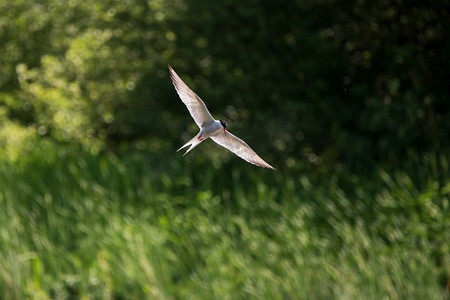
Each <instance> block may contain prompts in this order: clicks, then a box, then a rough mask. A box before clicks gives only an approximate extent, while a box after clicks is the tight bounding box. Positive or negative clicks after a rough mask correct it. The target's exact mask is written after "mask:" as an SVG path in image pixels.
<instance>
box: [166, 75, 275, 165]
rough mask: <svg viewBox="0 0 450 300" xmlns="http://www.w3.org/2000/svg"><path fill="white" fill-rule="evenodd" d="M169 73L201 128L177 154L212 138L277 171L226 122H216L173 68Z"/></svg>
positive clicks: (248, 158) (249, 160)
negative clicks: (233, 131)
mask: <svg viewBox="0 0 450 300" xmlns="http://www.w3.org/2000/svg"><path fill="white" fill-rule="evenodd" d="M169 73H170V79H172V83H173V85H174V87H175V90H176V91H177V93H178V96H180V99H181V101H183V103H184V104H185V105H186V107H187V109H188V110H189V113H190V114H191V116H192V118H193V119H194V121H195V123H196V124H197V125H198V127H200V132H199V133H198V134H197V135H196V136H194V137H193V138H192V139H191V140H189V141H188V142H187V143H186V144H184V145H183V146H182V147H181V148H180V149H178V150H177V152H178V151H180V150H181V149H183V148H185V147H188V146H190V147H189V149H188V150H187V151H186V153H184V154H183V156H184V155H186V154H188V152H189V151H191V150H192V149H194V148H195V147H197V146H198V145H199V144H200V143H201V142H203V141H204V140H206V139H208V138H211V139H212V140H213V141H214V142H216V143H217V144H219V145H220V146H223V147H225V148H227V149H228V150H230V151H231V152H233V153H234V154H236V155H237V156H239V157H240V158H242V159H244V160H245V161H247V162H249V163H251V164H254V165H257V166H259V167H263V168H269V169H273V170H275V168H274V167H272V166H271V165H269V164H268V163H266V162H265V161H264V160H263V159H262V158H261V157H259V156H258V154H256V153H255V151H253V150H252V149H251V148H250V147H249V146H248V145H247V144H246V143H245V142H244V141H243V140H241V139H240V138H238V137H237V136H235V135H233V134H231V133H230V132H229V131H227V122H226V121H224V120H215V119H214V118H213V117H212V115H211V113H210V112H209V111H208V108H207V107H206V105H205V103H204V102H203V101H202V99H200V97H199V96H197V94H196V93H194V92H193V91H192V90H191V89H190V88H189V87H188V86H187V84H186V83H184V81H183V80H181V78H180V76H178V75H177V73H175V71H174V70H173V69H172V67H171V66H169Z"/></svg>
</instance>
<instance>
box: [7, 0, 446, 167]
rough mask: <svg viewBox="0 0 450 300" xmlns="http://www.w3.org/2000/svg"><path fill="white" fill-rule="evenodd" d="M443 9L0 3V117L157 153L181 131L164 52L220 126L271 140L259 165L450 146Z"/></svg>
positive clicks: (387, 157)
mask: <svg viewBox="0 0 450 300" xmlns="http://www.w3.org/2000/svg"><path fill="white" fill-rule="evenodd" d="M449 8H450V5H449V3H448V2H447V1H444V2H441V1H422V2H420V1H419V2H416V1H400V0H396V1H381V2H380V1H378V2H370V1H365V0H357V1H342V0H330V1H312V0H298V1H258V0H254V1H244V2H242V1H240V2H237V1H231V0H230V1H197V0H196V1H192V0H184V1H181V0H168V1H160V0H147V1H142V0H128V1H112V0H102V1H89V2H86V1H81V0H71V1H59V0H50V1H32V2H30V1H23V0H12V1H3V2H2V3H1V4H0V44H1V45H2V56H1V57H0V69H1V70H2V76H1V77H0V106H1V107H2V109H3V111H5V112H6V113H4V114H2V118H6V119H9V120H12V121H14V122H16V123H15V124H20V125H21V126H23V127H24V128H27V129H26V130H32V131H34V132H35V133H36V134H37V135H40V136H44V137H48V138H51V139H55V140H58V141H63V142H77V143H81V144H83V145H86V146H88V147H92V146H93V145H95V147H100V146H102V145H108V146H109V147H113V148H112V149H114V148H115V147H116V146H117V145H127V144H130V143H131V145H133V144H136V142H139V143H143V144H141V146H142V145H143V147H150V148H151V149H153V150H154V151H158V150H164V149H168V147H171V148H170V149H172V148H174V147H175V146H177V145H178V144H180V143H182V142H183V140H181V139H179V136H180V132H185V131H186V129H184V128H186V127H188V128H189V129H188V131H189V134H188V135H186V137H187V136H189V135H192V134H193V132H194V131H195V129H194V128H195V127H194V126H191V124H192V123H193V122H192V121H191V120H190V118H189V116H188V114H187V112H186V109H185V108H184V106H183V105H182V104H181V102H180V101H179V100H178V99H177V95H176V93H175V92H174V90H173V87H172V86H171V83H170V80H169V78H168V76H167V68H166V67H167V64H168V63H170V64H171V65H173V67H174V68H175V70H176V71H177V72H178V73H179V74H180V75H181V76H182V77H183V78H184V79H185V80H186V81H187V83H188V84H189V85H191V87H192V88H193V89H194V90H195V91H196V92H197V93H198V94H199V95H200V96H201V97H202V98H203V99H205V100H206V102H207V104H208V106H209V108H210V109H211V111H212V112H213V114H215V115H216V116H217V117H224V118H226V119H228V120H230V121H231V122H229V123H230V128H231V130H232V131H235V132H236V133H237V134H239V133H240V130H241V129H244V128H245V133H246V134H247V136H243V138H245V139H246V140H247V141H248V142H249V144H250V145H254V144H258V143H259V142H263V141H267V140H270V141H273V142H272V143H268V144H266V145H264V143H263V144H261V145H258V150H259V152H261V153H269V152H274V153H273V156H272V157H270V155H266V156H265V157H267V159H268V161H272V162H273V161H275V162H276V163H274V164H275V165H282V164H286V165H287V166H292V165H294V164H295V162H296V161H298V160H301V159H308V160H309V161H311V162H312V163H315V164H318V163H320V162H323V161H327V162H343V163H346V164H347V166H350V167H356V168H366V167H367V165H368V164H373V163H376V162H377V161H383V162H388V163H391V162H394V161H397V160H401V159H402V158H403V157H407V156H409V155H411V154H412V153H417V152H418V153H423V152H430V151H432V152H434V151H436V152H441V151H445V150H448V149H449V146H450V144H449V139H448V132H450V122H449V120H450V110H449V104H448V103H449V101H448V95H449V90H448V79H449V70H450V59H449V56H448V53H450V46H449V41H448V39H447V38H446V37H447V36H448V34H449V32H448V29H449V28H450V24H449V23H450V21H449V20H450V15H449V13H450V9H449ZM221 114H222V115H221ZM235 124H236V125H235ZM250 124H252V125H251V126H250V131H249V130H248V128H247V126H249V125H250ZM255 124H261V125H255ZM252 130H253V131H252ZM241 136H242V135H241ZM139 143H138V144H139ZM277 160H278V161H277Z"/></svg>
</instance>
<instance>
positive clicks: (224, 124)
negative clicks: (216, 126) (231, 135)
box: [220, 120, 227, 134]
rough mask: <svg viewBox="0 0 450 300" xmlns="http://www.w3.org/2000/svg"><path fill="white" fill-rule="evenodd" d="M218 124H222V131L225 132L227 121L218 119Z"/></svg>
mask: <svg viewBox="0 0 450 300" xmlns="http://www.w3.org/2000/svg"><path fill="white" fill-rule="evenodd" d="M220 124H222V127H223V133H225V134H226V133H227V121H224V120H220Z"/></svg>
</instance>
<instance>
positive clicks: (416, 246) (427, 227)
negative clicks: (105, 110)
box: [0, 144, 450, 299]
mask: <svg viewBox="0 0 450 300" xmlns="http://www.w3.org/2000/svg"><path fill="white" fill-rule="evenodd" d="M448 163H449V160H448V159H447V158H446V157H439V156H431V155H430V156H425V157H423V158H420V159H416V160H411V163H410V164H409V165H407V166H405V167H404V171H403V172H395V173H394V172H390V171H389V172H388V171H385V170H378V171H377V172H375V175H373V176H366V177H364V178H360V177H358V176H356V175H354V174H349V173H345V172H339V173H330V174H326V175H317V174H315V175H313V172H312V171H311V170H307V169H306V168H304V169H302V168H297V169H286V170H280V171H279V172H271V171H267V170H262V169H257V168H255V167H253V166H250V165H249V166H247V165H246V164H243V163H241V162H240V161H237V160H233V159H230V161H228V162H225V163H224V165H222V166H220V165H217V162H216V163H215V166H216V167H213V166H210V165H209V164H208V163H207V161H195V160H193V159H191V160H190V159H183V160H182V159H181V158H179V157H176V158H174V157H171V158H166V159H159V158H156V157H154V158H152V157H149V155H144V154H136V153H135V154H130V155H128V156H125V157H121V158H118V157H117V156H114V155H111V154H90V153H88V152H86V151H81V150H76V149H73V148H69V147H56V146H52V145H48V144H42V145H41V146H40V147H37V148H36V149H33V151H32V152H30V153H27V155H26V156H25V155H24V156H23V157H22V158H21V159H19V160H18V161H15V162H12V161H10V159H6V158H3V159H1V160H0V298H3V299H24V298H35V299H47V298H52V299H53V298H54V299H66V298H70V299H78V298H94V299H95V298H98V299H103V298H105V299H108V298H114V299H148V298H150V299H152V298H154V299H175V298H179V299H185V298H194V299H252V298H255V299H258V298H260V299H261V298H262V299H362V298H363V299H443V298H446V297H447V298H448V290H446V284H448V282H449V280H450V229H449V228H450V217H449V216H450V208H449V204H450V201H449V198H450V197H449V196H450V177H449V174H450V172H449V171H450V170H449V166H448ZM232 165H234V166H232ZM219 167H221V170H219V169H218V168H219ZM196 168H198V169H199V170H200V171H201V172H195V170H196Z"/></svg>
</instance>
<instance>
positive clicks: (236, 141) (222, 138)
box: [211, 131, 276, 170]
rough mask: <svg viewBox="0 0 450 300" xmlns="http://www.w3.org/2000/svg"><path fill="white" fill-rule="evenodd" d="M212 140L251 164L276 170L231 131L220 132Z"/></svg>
mask: <svg viewBox="0 0 450 300" xmlns="http://www.w3.org/2000/svg"><path fill="white" fill-rule="evenodd" d="M211 139H212V140H213V141H214V142H216V143H217V144H219V145H220V146H223V147H225V148H227V149H228V150H230V151H231V152H233V153H234V154H236V155H237V156H239V157H240V158H242V159H243V160H246V161H248V162H249V163H251V164H254V165H257V166H259V167H263V168H268V169H273V170H276V169H275V168H274V167H272V166H271V165H269V164H268V163H266V162H265V161H264V160H263V159H262V158H261V157H259V156H258V154H256V153H255V151H253V150H252V149H251V148H250V147H249V146H248V145H247V143H245V142H244V141H243V140H241V139H240V138H238V137H237V136H235V135H233V134H231V133H230V132H229V131H227V132H226V133H224V132H223V131H220V132H219V133H217V134H215V135H213V136H211Z"/></svg>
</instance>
